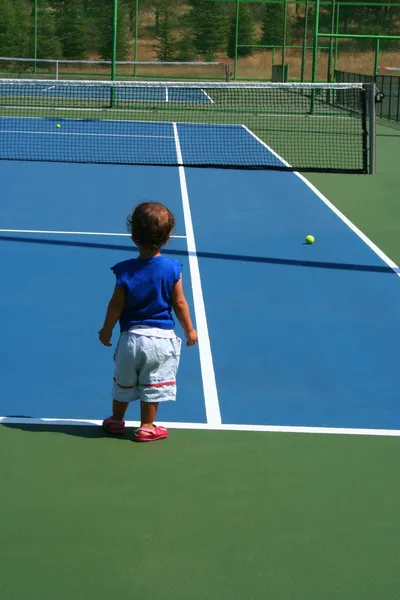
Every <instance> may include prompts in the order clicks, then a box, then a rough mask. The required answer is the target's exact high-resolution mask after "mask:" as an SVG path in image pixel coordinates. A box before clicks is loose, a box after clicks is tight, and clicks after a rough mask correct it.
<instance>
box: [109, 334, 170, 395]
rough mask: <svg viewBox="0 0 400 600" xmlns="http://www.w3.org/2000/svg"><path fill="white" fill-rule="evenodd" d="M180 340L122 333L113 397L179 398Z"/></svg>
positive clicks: (116, 358)
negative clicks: (177, 382)
mask: <svg viewBox="0 0 400 600" xmlns="http://www.w3.org/2000/svg"><path fill="white" fill-rule="evenodd" d="M180 354H181V340H180V338H178V337H174V338H171V339H168V338H160V337H152V336H147V335H138V334H136V333H130V332H128V331H127V332H123V333H121V336H120V338H119V341H118V345H117V348H116V351H115V356H114V360H115V371H114V385H113V398H114V400H119V401H120V402H132V401H133V400H140V401H141V402H165V401H168V400H175V398H176V373H177V371H178V367H179V359H180Z"/></svg>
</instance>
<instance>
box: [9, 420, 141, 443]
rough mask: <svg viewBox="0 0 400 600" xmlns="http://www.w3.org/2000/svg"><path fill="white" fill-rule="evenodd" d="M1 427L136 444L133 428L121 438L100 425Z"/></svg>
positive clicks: (27, 424)
mask: <svg viewBox="0 0 400 600" xmlns="http://www.w3.org/2000/svg"><path fill="white" fill-rule="evenodd" d="M0 427H6V428H7V429H18V430H20V431H25V432H27V433H61V434H63V435H71V436H73V437H80V438H88V439H99V438H107V439H113V440H119V441H122V442H134V439H133V432H134V430H135V428H133V427H127V428H126V430H125V435H121V436H119V435H110V434H108V433H106V432H105V431H104V430H103V428H102V427H100V426H99V425H45V424H43V425H40V424H38V425H34V424H32V425H30V424H29V423H0ZM135 443H137V442H135Z"/></svg>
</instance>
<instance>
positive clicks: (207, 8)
mask: <svg viewBox="0 0 400 600" xmlns="http://www.w3.org/2000/svg"><path fill="white" fill-rule="evenodd" d="M191 5H192V10H191V12H190V21H191V26H192V29H193V34H194V45H195V48H196V50H197V52H198V53H199V54H202V55H203V56H205V58H206V60H213V59H214V58H215V55H216V53H217V52H219V51H221V50H224V49H225V48H226V43H227V37H228V27H229V20H228V18H227V14H226V10H225V7H224V6H223V3H222V2H209V1H207V0H192V2H191ZM227 23H228V25H227Z"/></svg>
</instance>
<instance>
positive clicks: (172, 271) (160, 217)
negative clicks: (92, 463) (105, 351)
mask: <svg viewBox="0 0 400 600" xmlns="http://www.w3.org/2000/svg"><path fill="white" fill-rule="evenodd" d="M127 225H128V229H129V232H130V234H131V237H132V240H133V242H134V243H135V244H136V246H137V247H138V249H139V256H138V258H132V259H130V260H125V261H124V262H120V263H118V264H116V265H115V266H114V267H112V271H113V272H114V274H115V276H116V285H115V288H114V293H113V296H112V298H111V300H110V302H109V304H108V309H107V314H106V318H105V321H104V325H103V327H102V328H101V330H100V331H99V339H100V342H101V343H102V344H104V345H105V346H111V343H110V340H111V336H112V331H113V328H114V326H115V324H116V323H117V321H118V320H119V324H120V330H121V334H120V338H119V341H118V345H117V349H116V352H115V357H114V358H115V372H114V386H113V407H112V410H113V414H112V416H111V417H109V418H108V419H105V420H104V421H103V427H104V429H105V430H106V431H107V432H109V433H114V434H121V435H122V434H123V433H124V430H125V421H124V417H125V413H126V410H127V408H128V405H129V403H130V402H132V400H140V405H141V416H140V427H139V429H138V430H137V431H136V433H135V436H134V437H135V439H136V440H137V441H140V442H152V441H154V440H160V439H163V438H166V437H167V436H168V430H167V429H166V428H165V427H159V426H158V427H157V426H155V425H154V421H155V418H156V414H157V409H158V405H159V403H160V402H165V401H167V400H175V397H176V373H177V370H178V365H179V358H180V349H181V340H180V339H179V338H178V337H177V336H176V335H175V333H174V325H175V323H174V319H173V316H172V308H173V309H174V312H175V314H176V316H177V318H178V320H179V322H180V324H181V325H182V328H183V330H184V332H185V336H186V340H187V342H186V343H187V345H188V346H193V344H195V343H196V342H197V333H196V331H195V330H194V328H193V325H192V321H191V318H190V312H189V307H188V304H187V302H186V299H185V295H184V293H183V287H182V274H181V272H182V265H181V263H180V262H179V261H177V260H172V259H170V258H165V257H164V256H161V253H160V250H161V248H162V247H163V246H164V245H165V244H166V243H167V242H168V240H169V238H170V236H171V232H172V230H173V228H174V226H175V219H174V216H173V215H172V214H171V212H170V211H169V210H168V208H166V207H165V206H163V205H162V204H159V203H158V202H143V203H142V204H139V205H138V206H137V207H136V208H135V209H134V211H133V213H132V214H131V215H130V216H129V217H128V220H127Z"/></svg>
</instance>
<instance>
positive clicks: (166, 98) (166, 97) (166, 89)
mask: <svg viewBox="0 0 400 600" xmlns="http://www.w3.org/2000/svg"><path fill="white" fill-rule="evenodd" d="M168 101H169V99H168V88H167V87H166V88H165V102H168Z"/></svg>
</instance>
